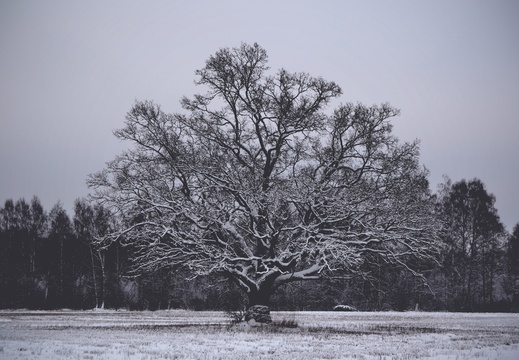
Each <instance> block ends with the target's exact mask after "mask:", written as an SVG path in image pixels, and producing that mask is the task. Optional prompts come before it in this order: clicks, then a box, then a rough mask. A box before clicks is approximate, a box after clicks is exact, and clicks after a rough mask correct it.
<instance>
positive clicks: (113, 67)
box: [0, 0, 519, 230]
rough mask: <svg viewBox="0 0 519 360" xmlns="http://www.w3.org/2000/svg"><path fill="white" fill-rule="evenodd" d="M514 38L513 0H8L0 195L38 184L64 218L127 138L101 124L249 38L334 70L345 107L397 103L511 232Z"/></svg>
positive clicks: (170, 93)
mask: <svg viewBox="0 0 519 360" xmlns="http://www.w3.org/2000/svg"><path fill="white" fill-rule="evenodd" d="M518 35H519V1H515V0H510V1H496V0H493V1H490V0H488V1H477V0H466V1H452V0H440V1H438V0H434V1H360V0H359V1H345V0H337V1H331V0H329V1H326V0H325V1H317V0H314V1H296V0H294V1H288V0H286V1H265V0H262V1H245V0H241V1H238V0H236V1H231V0H228V1H225V0H222V1H49V0H47V1H36V0H35V1H17V0H3V1H1V2H0V109H1V111H0V126H1V127H0V204H1V206H3V203H4V201H5V200H6V199H8V198H12V199H14V200H16V199H19V198H21V197H24V198H25V199H26V200H30V199H31V198H32V196H33V195H37V196H38V197H39V198H40V199H41V201H42V203H43V205H44V206H45V208H46V209H47V210H50V208H51V207H52V205H53V204H54V203H56V202H57V201H58V200H61V202H62V203H63V205H64V206H65V208H66V209H67V210H68V211H69V215H71V216H72V212H71V210H72V205H73V201H74V199H76V198H78V197H82V196H85V195H86V194H87V193H88V188H87V187H86V185H85V179H86V176H87V174H89V173H92V172H96V171H98V170H101V169H102V168H103V167H104V164H105V162H107V161H109V160H111V159H112V158H113V157H114V156H115V155H116V154H118V153H120V152H121V151H122V150H123V149H124V148H126V147H127V146H129V144H124V143H119V142H118V140H117V139H116V138H115V137H114V136H113V135H112V130H114V129H117V128H120V127H122V126H123V121H124V116H125V114H126V112H127V111H128V110H130V108H131V106H132V104H133V102H134V101H135V100H136V99H140V100H144V99H152V100H155V101H156V102H157V103H159V104H161V105H162V108H163V109H164V110H166V111H168V112H175V111H180V106H179V100H180V98H181V97H182V96H183V95H187V96H191V95H192V94H194V93H196V92H202V91H203V89H197V87H196V86H194V84H193V81H194V80H195V76H194V71H195V70H196V69H200V68H202V67H203V66H204V63H205V60H206V59H207V58H208V57H209V56H210V55H211V54H213V53H214V52H215V51H217V50H218V49H219V48H222V47H234V46H239V45H240V43H241V42H247V43H253V42H258V43H259V44H260V45H261V46H262V47H264V48H265V49H266V50H267V52H268V55H269V59H270V66H271V68H272V69H273V70H277V69H279V68H280V67H284V68H286V69H287V70H289V71H305V72H308V73H310V74H311V75H313V76H322V77H324V78H325V79H327V80H333V81H335V82H337V83H338V84H339V85H340V86H341V87H342V89H343V92H344V95H343V96H342V98H341V99H340V101H341V102H350V101H351V102H357V101H360V102H363V103H366V104H368V105H371V104H374V103H381V102H390V103H391V104H392V105H393V106H395V107H397V108H400V109H401V110H402V115H401V116H400V117H398V118H396V119H395V121H394V124H395V131H396V134H397V135H398V136H399V137H400V138H401V139H402V140H408V141H410V140H414V139H416V138H418V139H420V140H421V149H422V151H421V160H422V163H423V164H424V165H425V166H426V167H427V168H428V169H429V170H430V171H431V176H430V181H431V187H432V188H433V190H436V186H437V184H438V183H441V182H442V181H443V179H442V175H443V174H447V175H448V176H449V177H450V178H451V179H452V180H453V181H459V180H461V179H463V178H465V179H472V178H474V177H477V178H479V179H481V180H482V181H483V182H484V183H485V184H486V187H487V190H488V191H489V192H491V193H493V194H494V195H495V196H496V198H497V202H496V206H497V208H498V211H499V214H500V216H501V219H502V221H503V222H504V223H505V225H506V226H507V227H508V229H509V230H511V229H512V227H513V226H514V224H516V223H518V222H519V159H518V156H519V141H518V135H519V40H518V39H519V38H518ZM335 105H337V104H335ZM330 110H331V109H330Z"/></svg>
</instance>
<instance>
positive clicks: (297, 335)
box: [0, 310, 519, 360]
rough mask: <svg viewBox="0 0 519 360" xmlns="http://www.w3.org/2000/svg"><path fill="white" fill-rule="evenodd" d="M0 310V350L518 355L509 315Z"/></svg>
mask: <svg viewBox="0 0 519 360" xmlns="http://www.w3.org/2000/svg"><path fill="white" fill-rule="evenodd" d="M272 317H273V319H274V321H282V320H288V321H289V322H294V321H295V322H297V323H298V324H299V327H298V328H277V327H270V328H252V329H247V328H243V327H229V326H228V324H229V319H228V317H227V316H226V315H225V314H224V313H221V312H191V311H183V310H174V311H157V312H128V311H49V312H45V311H0V359H139V360H140V359H232V360H238V359H293V360H295V359H417V358H432V359H478V358H479V359H510V360H512V359H514V360H515V359H519V314H466V313H422V312H406V313H396V312H378V313H363V312H354V313H344V312H295V313H294V312H273V313H272Z"/></svg>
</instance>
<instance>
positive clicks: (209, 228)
mask: <svg viewBox="0 0 519 360" xmlns="http://www.w3.org/2000/svg"><path fill="white" fill-rule="evenodd" d="M267 60H268V59H267V54H266V51H265V50H264V49H263V48H261V47H260V46H259V45H257V44H254V45H248V44H242V45H241V46H240V47H238V48H224V49H221V50H219V51H218V52H216V53H215V54H214V55H212V56H210V58H209V59H208V60H207V62H206V64H205V67H204V68H202V69H201V70H198V71H196V76H197V80H196V84H197V85H199V86H201V87H203V88H204V89H205V90H206V92H205V93H202V94H197V95H195V96H193V97H192V98H187V97H186V98H183V99H182V101H181V105H182V108H183V111H182V112H179V113H174V114H168V113H166V112H164V111H162V109H161V107H160V106H159V105H157V104H155V103H154V102H151V101H137V102H136V103H135V104H134V106H133V107H132V109H131V110H130V111H129V112H128V114H127V116H126V123H125V127H124V128H122V129H120V130H117V131H115V136H116V137H117V138H118V139H120V140H125V141H128V142H129V143H131V144H132V146H133V147H131V148H130V149H129V150H128V151H126V152H124V153H122V154H121V155H119V156H118V157H116V158H115V159H114V160H113V161H111V162H110V163H108V164H107V166H106V168H105V169H104V170H102V171H100V172H98V173H96V174H93V175H91V176H90V177H89V180H88V184H89V186H90V187H91V188H92V189H93V190H94V191H93V194H92V196H93V198H94V199H95V200H97V201H99V202H101V203H102V204H103V205H105V206H108V207H110V209H112V210H113V211H114V212H117V213H118V214H119V215H120V216H121V217H122V219H123V224H125V226H124V227H123V229H122V230H121V231H118V232H116V233H114V234H111V236H110V237H105V238H103V239H101V241H113V240H115V239H117V240H118V241H121V243H122V244H123V245H126V246H128V247H129V248H131V249H133V250H134V252H133V255H134V257H133V264H134V268H133V269H134V271H135V272H136V273H140V272H144V271H155V270H158V269H161V268H164V267H172V268H175V267H183V268H186V269H187V270H189V272H190V273H191V274H192V276H193V277H197V276H204V275H209V274H220V275H221V276H224V277H226V278H228V279H229V280H231V281H234V282H235V283H236V284H238V285H239V286H240V288H241V289H243V291H245V292H246V293H247V295H248V299H249V306H251V305H256V304H263V305H268V302H269V297H270V296H271V295H272V294H273V293H274V292H275V291H276V289H277V288H279V287H280V286H283V285H285V284H287V283H291V282H294V281H303V280H317V279H320V278H322V277H326V276H329V275H331V274H333V273H334V272H335V271H339V272H341V274H343V275H347V276H360V275H369V274H363V273H362V269H364V268H369V267H367V266H363V265H364V264H365V262H367V261H377V262H383V263H386V264H388V265H391V264H392V265H400V266H402V267H404V268H406V269H407V270H409V271H411V272H412V273H414V274H416V275H418V274H417V273H416V272H415V270H414V269H413V268H412V267H411V266H410V264H412V263H413V262H416V260H417V259H431V258H433V257H434V256H435V254H436V249H437V239H436V235H435V231H436V225H435V221H434V216H433V211H432V208H431V206H430V201H429V192H428V182H427V172H426V170H425V169H424V168H423V167H421V166H420V164H419V147H418V142H411V143H402V142H399V140H398V139H397V138H396V137H395V136H394V135H393V134H392V125H391V123H390V120H391V118H393V117H395V116H397V115H398V114H399V110H397V109H395V108H393V107H392V106H390V105H389V104H382V105H378V106H376V105H374V106H365V105H363V104H352V103H345V104H341V105H339V106H338V107H337V108H336V109H335V110H334V111H329V112H326V111H325V109H326V106H327V105H328V103H329V102H330V101H331V100H333V99H335V98H337V97H339V96H340V95H341V93H342V91H341V88H340V87H339V86H338V85H337V84H336V83H334V82H331V81H326V80H324V79H322V78H320V77H312V76H310V75H308V74H306V73H291V72H289V71H287V70H285V69H281V70H279V71H277V72H276V73H272V72H271V71H270V69H269V67H268V65H267ZM411 260H412V261H411Z"/></svg>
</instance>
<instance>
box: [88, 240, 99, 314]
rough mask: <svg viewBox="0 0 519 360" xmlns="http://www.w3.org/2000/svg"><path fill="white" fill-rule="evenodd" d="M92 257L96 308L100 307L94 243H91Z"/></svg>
mask: <svg viewBox="0 0 519 360" xmlns="http://www.w3.org/2000/svg"><path fill="white" fill-rule="evenodd" d="M90 259H91V260H92V277H93V278H94V294H95V298H96V309H98V308H99V291H98V289H97V277H96V267H95V262H94V250H93V249H92V245H90Z"/></svg>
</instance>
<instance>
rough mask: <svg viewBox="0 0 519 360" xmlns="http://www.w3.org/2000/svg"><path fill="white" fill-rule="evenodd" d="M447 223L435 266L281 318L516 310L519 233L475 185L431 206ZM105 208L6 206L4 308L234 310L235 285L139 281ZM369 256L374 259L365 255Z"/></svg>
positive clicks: (332, 294)
mask: <svg viewBox="0 0 519 360" xmlns="http://www.w3.org/2000/svg"><path fill="white" fill-rule="evenodd" d="M431 201H434V202H435V205H436V209H437V214H436V215H437V216H439V217H440V218H441V219H442V224H443V228H442V232H441V233H442V240H443V247H442V249H440V254H439V258H438V261H437V262H434V263H421V264H411V265H412V266H413V269H418V270H420V273H421V274H422V275H423V276H419V275H418V274H414V273H413V272H412V271H409V269H402V268H400V267H398V266H394V267H393V266H389V265H387V263H380V264H379V265H377V262H376V261H367V262H366V264H369V265H366V266H370V268H369V269H366V270H367V271H366V273H369V274H371V276H370V277H363V276H358V277H351V276H350V274H337V276H335V277H333V278H331V279H327V280H323V281H311V282H301V283H291V284H289V285H286V286H285V287H284V288H282V289H280V290H279V291H278V292H277V293H276V294H275V295H274V296H273V297H272V308H273V309H279V310H329V309H331V308H332V307H333V306H335V305H337V304H348V305H352V306H355V307H357V308H358V309H361V310H410V309H415V308H416V307H418V308H419V309H421V310H448V311H519V224H517V225H516V226H515V227H514V229H513V232H512V233H511V234H508V233H507V232H506V231H505V228H504V226H503V224H502V223H501V222H500V219H499V216H498V214H497V210H496V209H495V207H494V203H495V198H494V196H493V195H492V194H489V193H488V192H487V191H486V189H485V186H484V184H483V183H482V182H481V181H480V180H478V179H474V180H471V181H465V180H462V181H459V182H457V183H454V184H452V183H451V182H450V181H446V182H445V183H444V184H443V186H442V188H441V191H439V193H438V194H436V195H435V196H433V197H432V200H431ZM117 228H118V225H117V218H116V217H115V216H114V215H113V214H111V213H110V212H109V211H108V210H107V209H105V208H103V207H102V206H99V205H92V204H90V203H88V202H87V201H86V200H83V199H78V200H76V202H75V204H74V214H73V215H72V218H70V217H69V215H68V214H67V213H66V211H65V210H64V208H63V206H62V205H61V204H60V203H57V204H56V205H54V206H53V207H52V209H50V211H48V212H47V211H46V210H45V209H44V208H43V206H42V205H41V203H40V201H39V199H38V198H37V197H34V198H33V199H32V200H31V201H30V202H27V201H25V200H24V199H19V200H17V201H13V200H7V201H6V202H5V204H4V206H3V207H1V208H0V288H1V289H2V290H1V291H0V308H28V309H56V308H73V309H91V308H103V307H107V308H128V309H137V310H143V309H149V310H155V309H168V308H189V309H195V310H205V309H212V310H217V309H219V310H220V309H221V310H224V309H237V308H240V307H242V306H244V304H245V301H246V297H245V296H244V294H242V293H241V292H240V290H239V289H238V288H237V287H235V286H233V285H232V283H229V282H227V281H221V279H217V278H210V277H209V278H192V276H190V274H189V273H185V272H184V273H182V272H178V271H175V269H171V270H161V271H159V272H156V273H153V274H141V275H139V276H134V275H133V273H132V271H131V269H132V262H131V256H130V254H132V252H133V251H134V250H135V249H131V248H128V247H122V246H121V245H120V244H119V243H118V242H117V241H115V242H103V241H102V240H101V239H103V237H104V236H105V235H107V234H110V233H112V232H114V231H115V230H117ZM366 256H369V255H366Z"/></svg>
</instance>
